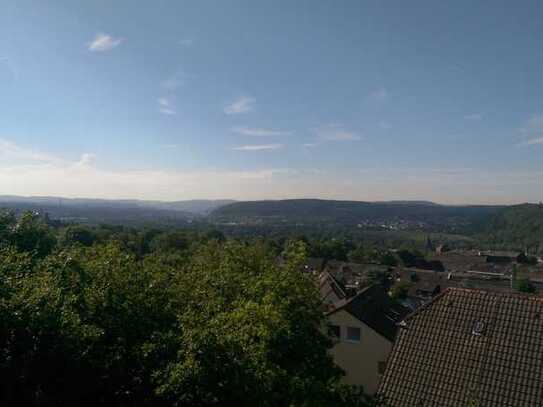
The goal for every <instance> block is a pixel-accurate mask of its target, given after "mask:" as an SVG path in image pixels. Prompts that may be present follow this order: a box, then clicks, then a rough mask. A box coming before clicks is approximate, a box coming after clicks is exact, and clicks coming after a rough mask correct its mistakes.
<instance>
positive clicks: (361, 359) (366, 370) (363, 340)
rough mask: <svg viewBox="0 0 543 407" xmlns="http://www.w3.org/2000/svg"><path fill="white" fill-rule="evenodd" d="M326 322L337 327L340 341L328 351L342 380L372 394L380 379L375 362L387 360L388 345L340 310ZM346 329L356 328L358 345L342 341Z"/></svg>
mask: <svg viewBox="0 0 543 407" xmlns="http://www.w3.org/2000/svg"><path fill="white" fill-rule="evenodd" d="M328 323H329V324H331V325H339V326H340V329H341V338H340V339H339V340H338V341H337V343H336V344H335V345H334V347H333V348H332V349H331V351H330V352H331V354H332V356H333V358H334V361H335V362H336V364H337V365H338V366H339V367H341V368H342V369H343V370H344V371H345V373H346V375H345V376H344V378H343V381H344V382H345V383H346V384H351V385H357V386H363V387H364V390H365V391H366V393H368V394H375V393H376V392H377V390H378V387H379V382H380V380H381V375H380V374H379V371H378V367H379V362H385V361H386V360H387V358H388V355H389V354H390V351H391V350H392V343H391V342H390V341H389V340H388V339H386V338H385V337H383V336H381V335H379V334H378V333H377V332H375V331H374V330H373V329H372V328H370V327H369V326H367V325H366V324H364V323H363V322H361V321H359V320H358V319H357V318H355V317H353V316H352V315H351V314H349V313H348V312H346V311H344V310H340V311H337V312H335V313H333V314H331V315H329V316H328ZM348 326H351V327H358V328H360V332H361V334H360V342H348V341H347V340H346V335H347V327H348Z"/></svg>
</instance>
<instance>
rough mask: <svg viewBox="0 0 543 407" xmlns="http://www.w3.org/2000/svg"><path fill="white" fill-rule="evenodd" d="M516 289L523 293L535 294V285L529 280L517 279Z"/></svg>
mask: <svg viewBox="0 0 543 407" xmlns="http://www.w3.org/2000/svg"><path fill="white" fill-rule="evenodd" d="M515 288H516V289H517V290H518V291H520V292H522V293H530V294H533V293H535V291H536V290H535V287H534V285H533V284H532V283H531V282H530V280H528V279H527V278H517V279H516V280H515Z"/></svg>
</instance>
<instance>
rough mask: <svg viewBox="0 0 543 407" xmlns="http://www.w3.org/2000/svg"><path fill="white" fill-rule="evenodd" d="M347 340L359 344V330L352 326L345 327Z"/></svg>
mask: <svg viewBox="0 0 543 407" xmlns="http://www.w3.org/2000/svg"><path fill="white" fill-rule="evenodd" d="M347 340H348V341H351V342H360V328H355V327H352V326H348V327H347Z"/></svg>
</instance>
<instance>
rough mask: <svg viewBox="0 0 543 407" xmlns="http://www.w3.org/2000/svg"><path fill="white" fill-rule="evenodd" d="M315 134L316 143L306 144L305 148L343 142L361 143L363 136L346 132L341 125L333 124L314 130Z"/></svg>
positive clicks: (349, 131)
mask: <svg viewBox="0 0 543 407" xmlns="http://www.w3.org/2000/svg"><path fill="white" fill-rule="evenodd" d="M313 133H314V134H315V139H314V141H312V142H310V143H306V144H304V147H309V148H311V147H318V146H320V145H322V144H324V143H330V142H332V143H333V142H342V141H360V140H362V136H360V135H359V134H357V133H356V132H354V131H351V130H346V129H345V128H344V127H343V126H341V125H339V124H331V125H328V126H323V127H319V128H317V129H313Z"/></svg>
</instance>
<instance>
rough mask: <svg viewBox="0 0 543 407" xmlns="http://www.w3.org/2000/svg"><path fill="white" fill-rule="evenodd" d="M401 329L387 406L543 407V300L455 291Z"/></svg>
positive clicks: (384, 385)
mask: <svg viewBox="0 0 543 407" xmlns="http://www.w3.org/2000/svg"><path fill="white" fill-rule="evenodd" d="M404 322H405V323H402V325H403V326H404V327H403V328H402V329H400V331H399V332H398V336H397V339H396V342H395V344H394V348H393V350H392V353H391V355H390V358H389V361H388V366H387V369H386V372H385V375H384V377H383V381H382V382H381V389H380V392H379V393H380V394H381V395H382V396H383V397H385V399H386V401H387V406H391V407H394V406H402V407H409V406H417V407H422V406H469V405H474V406H478V407H483V406H536V405H542V404H543V299H542V298H537V297H529V296H523V295H519V294H506V293H498V292H487V291H479V290H468V289H460V288H450V289H448V290H446V291H445V292H444V293H442V294H441V295H439V296H437V297H436V298H435V299H434V300H433V301H431V302H430V303H428V304H426V305H425V306H423V307H422V308H420V309H419V310H417V311H416V312H415V313H413V314H411V315H410V316H409V317H408V318H407V319H406V320H405V321H404Z"/></svg>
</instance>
